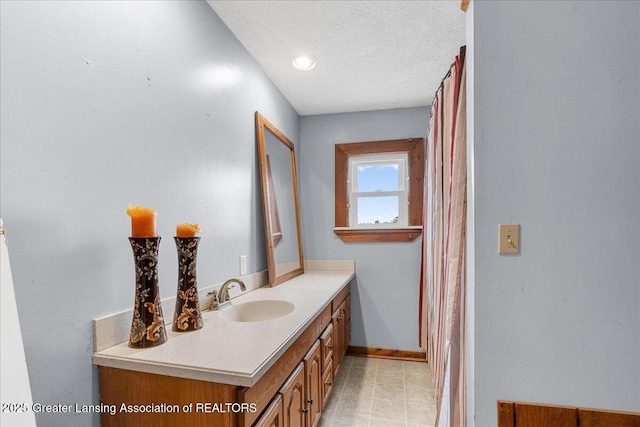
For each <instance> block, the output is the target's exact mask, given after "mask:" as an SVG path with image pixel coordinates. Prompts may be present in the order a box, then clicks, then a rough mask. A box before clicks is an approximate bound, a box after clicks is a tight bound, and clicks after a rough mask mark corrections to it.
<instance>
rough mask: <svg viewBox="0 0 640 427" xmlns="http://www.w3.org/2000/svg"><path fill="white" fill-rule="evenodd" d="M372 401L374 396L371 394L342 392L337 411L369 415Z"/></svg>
mask: <svg viewBox="0 0 640 427" xmlns="http://www.w3.org/2000/svg"><path fill="white" fill-rule="evenodd" d="M372 402H373V398H372V396H370V395H361V394H345V393H342V394H341V395H340V401H338V407H337V408H336V411H339V412H348V413H350V414H358V415H366V416H369V415H371V404H372Z"/></svg>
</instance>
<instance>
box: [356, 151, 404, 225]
mask: <svg viewBox="0 0 640 427" xmlns="http://www.w3.org/2000/svg"><path fill="white" fill-rule="evenodd" d="M360 165H371V166H372V165H395V166H397V167H398V190H397V191H389V190H379V191H368V192H367V191H361V192H358V191H356V189H357V186H358V182H357V179H358V174H357V173H356V171H357V167H358V166H360ZM389 196H398V222H397V223H380V224H362V225H360V224H358V198H359V197H389ZM347 197H348V205H347V207H348V210H349V228H358V229H372V228H373V229H375V228H404V227H407V224H408V222H409V209H408V205H409V200H410V199H409V156H408V153H407V152H395V153H394V152H390V153H380V154H361V155H354V156H350V157H349V171H348V175H347Z"/></svg>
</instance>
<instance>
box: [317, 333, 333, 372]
mask: <svg viewBox="0 0 640 427" xmlns="http://www.w3.org/2000/svg"><path fill="white" fill-rule="evenodd" d="M320 346H321V350H322V372H324V371H325V370H326V369H327V366H328V365H329V364H330V363H331V358H332V357H333V325H332V324H331V323H329V326H327V329H325V330H324V332H323V333H322V335H321V336H320Z"/></svg>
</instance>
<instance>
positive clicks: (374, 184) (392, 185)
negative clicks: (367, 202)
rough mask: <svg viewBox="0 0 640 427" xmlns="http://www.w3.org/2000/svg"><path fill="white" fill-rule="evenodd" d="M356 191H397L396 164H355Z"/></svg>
mask: <svg viewBox="0 0 640 427" xmlns="http://www.w3.org/2000/svg"><path fill="white" fill-rule="evenodd" d="M356 170H357V174H358V175H357V178H356V182H357V188H355V189H354V190H355V191H357V192H362V193H363V192H368V191H398V190H401V189H399V188H398V182H399V181H398V164H397V163H389V164H383V165H381V164H369V165H367V164H363V163H360V164H358V165H357V166H356Z"/></svg>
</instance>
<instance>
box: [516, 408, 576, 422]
mask: <svg viewBox="0 0 640 427" xmlns="http://www.w3.org/2000/svg"><path fill="white" fill-rule="evenodd" d="M515 414H516V423H515V427H538V426H554V427H576V426H577V425H578V408H571V407H568V406H555V405H536V404H535V403H518V402H516V404H515Z"/></svg>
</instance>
